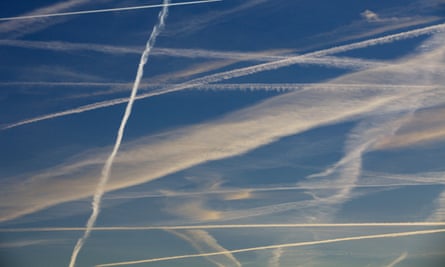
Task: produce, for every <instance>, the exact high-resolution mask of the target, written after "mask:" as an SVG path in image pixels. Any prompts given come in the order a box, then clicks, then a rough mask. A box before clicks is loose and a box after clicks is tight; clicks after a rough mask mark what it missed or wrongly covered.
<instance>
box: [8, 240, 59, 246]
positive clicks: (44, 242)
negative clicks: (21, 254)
mask: <svg viewBox="0 0 445 267" xmlns="http://www.w3.org/2000/svg"><path fill="white" fill-rule="evenodd" d="M59 242H60V241H57V240H48V239H32V240H19V241H10V242H0V248H23V247H30V246H42V245H49V244H56V243H59Z"/></svg>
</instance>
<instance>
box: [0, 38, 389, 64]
mask: <svg viewBox="0 0 445 267" xmlns="http://www.w3.org/2000/svg"><path fill="white" fill-rule="evenodd" d="M0 45H3V46H13V47H23V48H34V49H44V50H50V51H76V50H86V51H93V52H100V53H105V54H139V53H140V52H142V49H139V48H137V47H118V46H111V45H100V44H84V43H67V42H59V41H50V42H41V41H23V40H0ZM276 53H277V52H273V51H272V52H236V51H224V52H223V51H213V50H204V49H179V48H157V49H153V51H152V53H151V54H152V55H153V56H154V55H158V56H171V57H185V58H214V59H233V60H237V61H263V62H271V61H276V60H283V59H286V58H289V57H291V56H295V54H293V55H292V54H289V55H275V54H276ZM303 64H311V65H321V66H328V67H336V68H353V69H362V68H369V67H382V66H386V65H387V64H385V63H382V62H378V61H375V60H365V59H357V58H348V57H330V56H325V57H313V58H307V59H306V61H305V62H304V63H303Z"/></svg>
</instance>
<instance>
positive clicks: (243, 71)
mask: <svg viewBox="0 0 445 267" xmlns="http://www.w3.org/2000/svg"><path fill="white" fill-rule="evenodd" d="M444 30H445V23H443V24H437V25H433V26H428V27H424V28H420V29H415V30H410V31H405V32H401V33H397V34H391V35H387V36H383V37H378V38H373V39H368V40H365V41H361V42H356V43H352V44H347V45H341V46H336V47H332V48H328V49H323V50H318V51H315V52H310V53H306V54H302V55H298V56H293V57H289V58H286V59H282V60H277V61H273V62H267V63H262V64H257V65H253V66H250V67H244V68H239V69H235V70H230V71H225V72H220V73H216V74H211V75H207V76H204V77H201V78H197V79H193V80H191V81H189V82H186V83H183V84H179V85H176V86H173V87H167V88H165V89H162V90H158V91H156V92H150V93H145V94H141V95H139V96H137V97H136V99H143V98H148V97H153V96H157V95H162V94H167V93H172V92H177V91H181V90H185V89H189V88H194V87H196V86H201V85H204V84H208V83H214V82H219V81H223V80H228V79H232V78H237V77H242V76H247V75H251V74H255V73H258V72H262V71H267V70H274V69H278V68H282V67H286V66H290V65H293V64H297V63H302V62H305V61H307V60H308V59H309V58H313V57H321V56H326V55H330V54H336V53H341V52H346V51H350V50H354V49H359V48H365V47H369V46H374V45H379V44H386V43H391V42H394V41H399V40H404V39H408V38H414V37H418V36H421V35H426V34H433V33H437V32H441V31H444ZM127 101H128V98H117V99H113V100H109V101H103V102H97V103H93V104H90V105H85V106H81V107H78V108H75V109H71V110H65V111H61V112H57V113H52V114H47V115H43V116H39V117H35V118H31V119H27V120H23V121H19V122H16V123H12V124H8V125H6V126H3V127H2V128H1V130H6V129H10V128H14V127H18V126H21V125H26V124H30V123H34V122H37V121H42V120H47V119H53V118H57V117H61V116H66V115H70V114H76V113H82V112H85V111H89V110H94V109H98V108H104V107H109V106H114V105H118V104H122V103H126V102H127Z"/></svg>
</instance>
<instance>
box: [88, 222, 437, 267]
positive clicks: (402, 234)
mask: <svg viewBox="0 0 445 267" xmlns="http://www.w3.org/2000/svg"><path fill="white" fill-rule="evenodd" d="M444 232H445V229H435V230H423V231H411V232H398V233H389V234H378V235H361V236H352V237H342V238H334V239H324V240H317V241H307V242H298V243H287V244H278V245H270V246H261V247H253V248H243V249H235V250H229V251H221V252H210V253H201V254H189V255H179V256H171V257H162V258H154V259H146V260H136V261H126V262H115V263H106V264H99V265H96V267H107V266H122V265H133V264H141V263H149V262H159V261H168V260H179V259H188V258H198V257H208V256H215V255H224V254H229V253H231V254H235V253H243V252H251V251H258V250H268V249H277V248H291V247H292V248H293V247H303V246H313V245H321V244H329V243H338V242H345V241H355V240H366V239H379V238H391V237H403V236H413V235H426V234H436V233H444Z"/></svg>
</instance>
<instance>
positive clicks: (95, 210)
mask: <svg viewBox="0 0 445 267" xmlns="http://www.w3.org/2000/svg"><path fill="white" fill-rule="evenodd" d="M169 1H170V0H164V5H163V8H162V10H161V12H160V13H159V21H158V24H157V25H155V26H154V27H153V31H152V32H151V34H150V38H149V39H148V42H147V44H146V47H145V50H144V52H143V53H142V55H141V60H140V62H139V66H138V70H137V73H136V78H135V81H134V85H133V88H132V90H131V96H130V99H129V101H128V103H127V107H126V109H125V113H124V116H123V118H122V121H121V124H120V127H119V130H118V133H117V137H116V142H115V144H114V147H113V150H112V152H111V154H110V155H109V157H108V159H107V161H106V162H105V165H104V166H103V169H102V173H101V177H100V180H99V183H98V185H97V187H96V190H95V192H94V196H93V202H92V212H91V215H90V218H89V219H88V222H87V224H86V229H85V232H84V234H83V236H82V237H81V238H79V239H78V240H77V243H76V245H75V247H74V250H73V253H72V255H71V260H70V264H69V267H74V266H75V265H76V259H77V255H78V254H79V252H80V250H81V249H82V247H83V244H84V243H85V241H86V240H87V238H88V237H89V235H90V233H91V228H93V227H94V224H95V223H96V220H97V216H98V215H99V212H100V206H101V201H102V197H103V195H104V192H105V186H106V184H107V182H108V180H109V178H110V173H111V167H112V165H113V162H114V158H115V157H116V154H117V152H118V150H119V147H120V145H121V142H122V138H123V136H124V131H125V126H126V125H127V121H128V118H129V117H130V115H131V110H132V108H133V103H134V101H135V98H136V94H137V91H138V88H139V84H140V83H141V80H142V76H143V75H144V66H145V64H146V63H147V60H148V56H149V55H150V51H151V49H152V47H153V45H154V44H155V42H156V38H157V37H158V35H159V33H160V31H161V30H162V28H163V27H164V25H165V18H166V17H167V15H168V4H169Z"/></svg>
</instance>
